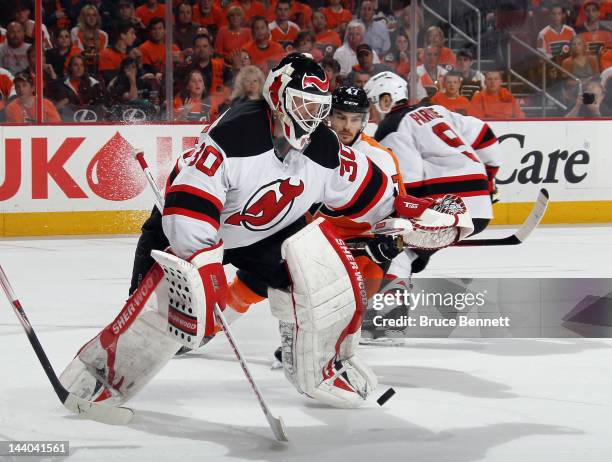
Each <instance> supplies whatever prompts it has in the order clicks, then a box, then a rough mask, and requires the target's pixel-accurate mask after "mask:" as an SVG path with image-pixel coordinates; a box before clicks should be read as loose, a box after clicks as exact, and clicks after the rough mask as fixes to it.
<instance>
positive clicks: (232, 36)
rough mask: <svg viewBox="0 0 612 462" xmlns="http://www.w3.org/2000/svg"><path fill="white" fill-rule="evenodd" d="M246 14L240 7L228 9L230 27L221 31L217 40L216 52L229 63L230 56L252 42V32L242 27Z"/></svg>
mask: <svg viewBox="0 0 612 462" xmlns="http://www.w3.org/2000/svg"><path fill="white" fill-rule="evenodd" d="M243 18H244V12H243V11H242V8H240V7H239V6H236V5H234V6H230V7H229V8H228V9H227V21H228V25H227V26H223V27H222V28H221V29H219V33H218V34H217V38H216V39H215V51H216V52H217V54H218V55H220V56H223V57H224V58H225V59H226V60H228V61H229V57H230V55H231V54H232V53H233V52H234V51H235V50H238V49H240V48H242V47H243V46H244V45H246V44H247V43H249V42H250V41H251V40H252V37H251V30H250V29H249V28H247V27H242V23H243Z"/></svg>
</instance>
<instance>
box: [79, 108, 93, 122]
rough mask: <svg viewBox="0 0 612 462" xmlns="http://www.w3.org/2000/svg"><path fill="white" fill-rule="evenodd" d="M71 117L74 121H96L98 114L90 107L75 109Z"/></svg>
mask: <svg viewBox="0 0 612 462" xmlns="http://www.w3.org/2000/svg"><path fill="white" fill-rule="evenodd" d="M73 119H74V121H75V122H97V121H98V114H96V113H95V112H94V111H92V110H91V109H79V110H77V111H75V113H74V116H73Z"/></svg>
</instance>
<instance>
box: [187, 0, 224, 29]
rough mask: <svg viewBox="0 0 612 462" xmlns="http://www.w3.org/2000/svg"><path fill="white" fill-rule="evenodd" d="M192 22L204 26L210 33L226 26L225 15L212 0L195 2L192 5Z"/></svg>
mask: <svg viewBox="0 0 612 462" xmlns="http://www.w3.org/2000/svg"><path fill="white" fill-rule="evenodd" d="M193 22H194V23H196V24H199V25H200V26H204V27H206V28H207V29H209V30H210V31H211V32H217V31H218V30H219V29H220V28H221V27H222V26H225V25H226V24H227V19H226V17H225V13H224V12H223V10H222V9H221V7H220V6H218V5H215V4H214V3H213V0H197V2H196V4H195V5H193Z"/></svg>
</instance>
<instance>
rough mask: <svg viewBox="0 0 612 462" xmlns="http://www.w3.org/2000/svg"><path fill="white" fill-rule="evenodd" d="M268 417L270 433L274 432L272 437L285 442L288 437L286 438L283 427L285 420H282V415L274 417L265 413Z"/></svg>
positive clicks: (285, 431)
mask: <svg viewBox="0 0 612 462" xmlns="http://www.w3.org/2000/svg"><path fill="white" fill-rule="evenodd" d="M266 417H267V418H268V423H269V424H270V428H271V429H272V433H274V437H275V438H276V440H277V441H281V442H287V441H289V439H288V438H287V430H286V429H285V422H283V418H282V417H278V418H277V417H274V416H273V415H271V414H268V415H266Z"/></svg>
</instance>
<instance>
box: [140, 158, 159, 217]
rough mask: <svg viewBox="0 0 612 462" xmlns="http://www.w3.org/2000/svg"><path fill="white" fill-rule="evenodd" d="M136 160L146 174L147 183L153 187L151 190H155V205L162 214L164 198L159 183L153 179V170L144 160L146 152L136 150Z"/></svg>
mask: <svg viewBox="0 0 612 462" xmlns="http://www.w3.org/2000/svg"><path fill="white" fill-rule="evenodd" d="M134 158H135V159H136V160H137V161H138V164H139V165H140V168H141V169H142V171H143V172H144V174H145V177H146V178H147V181H148V182H149V186H151V189H152V190H153V194H155V205H157V210H159V211H160V212H162V211H163V209H164V197H163V196H162V193H161V190H160V189H159V186H157V182H156V181H155V178H153V175H152V174H151V170H150V169H149V164H147V161H146V159H145V158H144V152H142V151H140V150H135V151H134Z"/></svg>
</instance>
